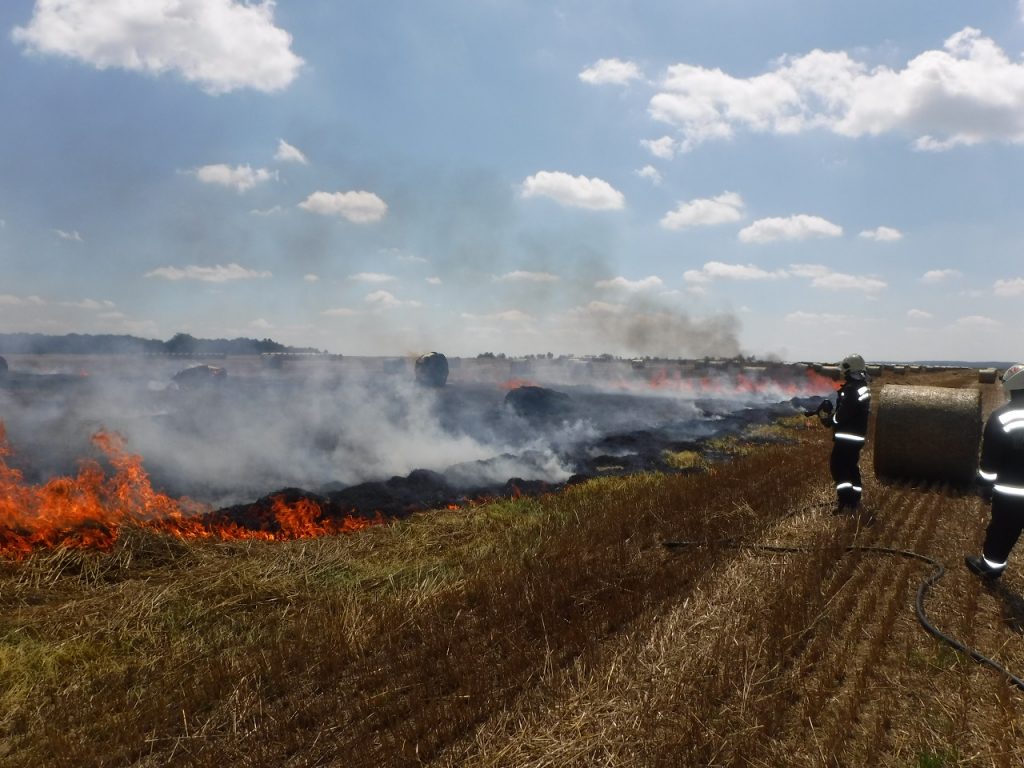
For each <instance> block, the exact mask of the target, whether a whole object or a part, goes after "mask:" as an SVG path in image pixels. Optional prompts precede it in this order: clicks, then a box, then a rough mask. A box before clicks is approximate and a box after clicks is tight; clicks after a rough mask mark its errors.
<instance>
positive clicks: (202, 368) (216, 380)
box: [172, 365, 228, 389]
mask: <svg viewBox="0 0 1024 768" xmlns="http://www.w3.org/2000/svg"><path fill="white" fill-rule="evenodd" d="M227 375H228V372H227V371H226V370H224V369H223V368H220V367H218V366H216V365H193V366H192V367H191V368H185V369H184V370H182V371H178V372H177V373H176V374H174V377H173V379H172V380H173V381H174V383H175V384H177V385H178V387H179V389H200V388H204V387H211V386H214V385H217V384H220V383H222V382H223V381H224V379H225V378H227Z"/></svg>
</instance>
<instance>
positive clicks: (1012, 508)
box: [983, 492, 1024, 563]
mask: <svg viewBox="0 0 1024 768" xmlns="http://www.w3.org/2000/svg"><path fill="white" fill-rule="evenodd" d="M1021 531H1024V497H1020V496H1007V495H1004V494H1001V493H998V492H996V493H994V494H993V495H992V519H991V520H989V523H988V529H987V530H986V531H985V548H984V550H983V551H984V554H985V559H986V560H988V561H990V562H992V563H1005V562H1006V561H1007V559H1008V558H1009V557H1010V550H1011V549H1013V545H1014V544H1016V543H1017V539H1019V538H1020V534H1021Z"/></svg>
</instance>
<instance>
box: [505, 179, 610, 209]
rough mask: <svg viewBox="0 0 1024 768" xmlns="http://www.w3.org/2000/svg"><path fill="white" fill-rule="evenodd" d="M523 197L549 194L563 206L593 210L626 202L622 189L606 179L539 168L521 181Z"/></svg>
mask: <svg viewBox="0 0 1024 768" xmlns="http://www.w3.org/2000/svg"><path fill="white" fill-rule="evenodd" d="M521 194H522V196H523V197H549V198H551V199H552V200H555V201H556V202H559V203H561V204H562V205H568V206H570V207H573V208H587V209H589V210H592V211H614V210H619V209H621V208H622V207H623V206H624V205H625V202H626V199H625V197H624V196H623V194H622V193H621V192H619V191H618V190H617V189H615V188H614V187H613V186H612V185H611V184H609V183H608V182H607V181H604V180H603V179H598V178H596V177H595V178H592V179H590V178H587V177H586V176H570V175H569V174H568V173H562V172H561V171H539V172H538V173H535V174H534V175H533V176H529V177H528V178H527V179H526V180H525V181H523V183H522V187H521Z"/></svg>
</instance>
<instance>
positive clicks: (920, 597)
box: [661, 539, 1024, 691]
mask: <svg viewBox="0 0 1024 768" xmlns="http://www.w3.org/2000/svg"><path fill="white" fill-rule="evenodd" d="M661 544H662V546H664V547H667V548H669V549H681V548H683V547H706V546H724V547H729V548H731V549H747V550H752V551H754V552H814V551H820V550H821V549H823V548H822V547H785V546H777V545H774V544H744V543H742V542H736V541H733V540H731V539H725V540H721V541H687V540H679V541H663V542H661ZM843 549H844V551H846V552H870V553H873V554H879V555H899V556H900V557H906V558H909V559H911V560H919V561H921V562H922V563H928V564H929V565H931V566H933V568H934V570H933V571H932V572H931V574H930V575H929V576H928V577H927V578H925V580H924V581H922V582H921V584H920V585H919V586H918V588H917V600H916V601H915V604H914V612H915V613H916V614H917V621H918V622H919V623H920V624H921V626H922V627H924V630H925V631H926V632H927V633H928V634H930V635H932V636H933V637H936V638H938V639H939V640H941V641H942V642H944V643H946V644H947V645H949V646H951V647H953V648H955V649H956V650H958V651H960V652H961V653H965V654H967V655H968V656H970V657H971V658H972V659H974V660H975V661H976V662H978V663H979V664H984V665H985V666H987V667H991V668H992V669H994V670H995V671H996V672H999V673H1000V674H1001V675H1003V677H1005V678H1006V680H1007V681H1008V682H1010V683H1012V684H1013V685H1014V686H1016V687H1017V688H1018V689H1019V690H1021V691H1024V680H1021V679H1020V678H1019V677H1017V676H1016V675H1015V674H1013V673H1012V672H1010V671H1009V670H1008V669H1006V667H1004V666H1003V665H1002V664H1000V663H999V662H998V661H995V660H994V659H990V658H989V657H988V656H985V655H984V654H982V653H981V652H980V651H977V650H975V649H974V648H970V647H968V646H966V645H964V644H963V643H961V642H960V641H959V640H957V639H956V638H955V637H951V636H950V635H947V634H946V633H945V632H943V631H942V630H941V629H939V628H938V627H936V626H935V625H934V624H932V623H931V621H929V620H928V616H927V615H926V614H925V611H924V600H925V597H927V595H928V590H929V589H931V588H932V587H933V586H935V584H936V583H937V582H938V581H939V579H941V578H942V577H943V576H944V575H945V573H946V566H944V565H943V564H942V563H940V562H939V561H938V560H935V559H933V558H931V557H928V556H927V555H922V554H921V553H920V552H913V551H911V550H909V549H893V548H891V547H872V546H857V545H850V546H847V547H844V548H843Z"/></svg>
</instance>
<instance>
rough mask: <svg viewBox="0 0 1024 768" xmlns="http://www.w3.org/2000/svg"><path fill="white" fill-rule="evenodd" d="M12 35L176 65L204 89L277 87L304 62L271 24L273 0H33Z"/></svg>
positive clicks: (104, 63)
mask: <svg viewBox="0 0 1024 768" xmlns="http://www.w3.org/2000/svg"><path fill="white" fill-rule="evenodd" d="M11 37H12V38H13V39H14V41H15V42H16V43H19V44H21V45H23V46H24V47H25V48H26V50H28V51H30V52H33V53H42V54H52V55H56V56H66V57H68V58H71V59H75V60H78V61H81V62H84V63H86V64H91V65H92V66H94V67H96V68H97V69H108V68H120V69H127V70H131V71H136V72H146V73H149V74H154V75H157V74H162V73H165V72H176V73H178V74H179V75H180V76H181V77H183V78H184V79H185V80H186V81H188V82H192V83H197V84H198V85H199V87H200V88H202V89H203V90H204V91H206V92H207V93H210V94H218V93H226V92H228V91H233V90H236V89H239V88H254V89H256V90H260V91H268V92H270V91H278V90H281V89H282V88H285V87H287V86H288V85H289V84H290V83H291V82H292V81H293V80H294V79H295V77H296V76H297V75H298V72H299V68H300V67H301V66H302V63H303V62H302V59H301V58H299V57H298V56H296V55H295V54H294V53H292V51H291V43H292V37H291V35H290V34H288V32H286V31H285V30H283V29H281V28H280V27H277V26H275V25H274V2H273V1H272V0H263V2H236V0H175V2H167V0H132V1H131V2H125V0H37V2H36V5H35V10H34V12H33V14H32V18H31V19H30V20H29V23H28V25H27V26H25V27H15V28H14V30H13V32H12V33H11Z"/></svg>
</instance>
